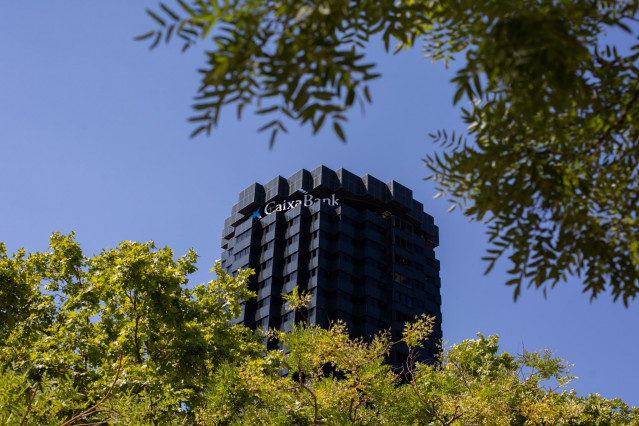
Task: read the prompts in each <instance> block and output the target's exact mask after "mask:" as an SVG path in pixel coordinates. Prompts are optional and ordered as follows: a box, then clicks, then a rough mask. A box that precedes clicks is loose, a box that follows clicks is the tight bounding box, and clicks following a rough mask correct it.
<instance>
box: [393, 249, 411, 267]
mask: <svg viewBox="0 0 639 426" xmlns="http://www.w3.org/2000/svg"><path fill="white" fill-rule="evenodd" d="M395 263H396V264H398V265H401V266H403V267H405V268H407V267H408V266H410V260H408V259H406V258H405V257H404V256H402V255H401V254H398V253H395Z"/></svg>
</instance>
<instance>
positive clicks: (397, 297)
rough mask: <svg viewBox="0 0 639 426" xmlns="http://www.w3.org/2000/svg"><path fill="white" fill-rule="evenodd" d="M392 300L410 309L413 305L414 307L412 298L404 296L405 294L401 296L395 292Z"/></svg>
mask: <svg viewBox="0 0 639 426" xmlns="http://www.w3.org/2000/svg"><path fill="white" fill-rule="evenodd" d="M393 300H394V301H395V302H399V303H401V304H402V305H404V306H408V307H409V308H412V307H413V305H414V302H413V298H412V297H409V296H406V295H405V294H402V293H400V292H397V291H396V292H393Z"/></svg>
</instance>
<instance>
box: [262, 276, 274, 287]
mask: <svg viewBox="0 0 639 426" xmlns="http://www.w3.org/2000/svg"><path fill="white" fill-rule="evenodd" d="M272 281H273V278H271V277H268V278H266V279H265V280H264V281H262V282H260V289H262V288H265V287H268V286H270V285H271V282H272Z"/></svg>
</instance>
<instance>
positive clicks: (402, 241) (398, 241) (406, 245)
mask: <svg viewBox="0 0 639 426" xmlns="http://www.w3.org/2000/svg"><path fill="white" fill-rule="evenodd" d="M395 245H397V246H399V247H401V248H405V249H410V247H411V245H412V244H411V243H410V242H408V240H406V239H405V238H402V237H400V236H398V235H395Z"/></svg>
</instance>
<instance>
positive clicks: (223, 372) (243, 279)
mask: <svg viewBox="0 0 639 426" xmlns="http://www.w3.org/2000/svg"><path fill="white" fill-rule="evenodd" d="M196 257H197V256H196V254H195V253H194V252H193V251H189V252H188V253H187V254H186V255H184V256H182V257H179V258H177V259H175V258H174V256H173V252H172V251H171V250H170V249H169V248H166V247H165V248H159V249H158V248H156V247H155V245H154V244H153V243H152V242H149V243H137V242H130V241H125V242H123V243H121V244H120V245H119V246H118V247H115V248H109V249H105V250H103V251H102V252H101V253H99V254H97V255H93V256H85V255H84V254H83V252H82V250H81V248H80V246H79V245H78V243H77V242H76V241H75V239H74V236H73V234H71V235H68V236H65V235H60V234H57V233H56V234H54V235H53V236H52V237H51V243H50V247H49V250H47V251H46V252H37V253H31V254H29V255H27V254H26V251H25V250H19V251H18V252H17V253H15V254H13V255H8V254H7V252H6V250H5V248H4V245H2V244H0V336H1V338H0V423H1V424H3V425H5V424H6V425H64V426H71V425H98V424H112V425H165V424H166V425H168V424H170V425H180V424H183V425H187V424H188V425H193V424H196V425H200V424H201V425H210V424H220V425H256V424H262V425H290V424H296V425H319V424H325V425H362V424H369V425H397V424H406V425H462V424H503V425H511V424H522V425H528V424H529V425H532V424H575V425H580V424H583V425H590V424H610V425H626V424H635V423H637V421H639V411H638V410H637V409H636V408H630V407H628V406H627V405H626V404H624V403H623V401H621V400H607V399H604V398H601V397H600V396H598V395H590V396H588V397H579V396H577V395H576V394H575V393H574V392H566V391H560V390H559V389H558V388H557V387H561V386H564V385H566V384H567V383H568V382H569V381H570V380H571V379H572V378H573V377H572V376H571V375H570V373H569V370H568V367H569V366H568V365H567V364H566V363H565V362H564V361H562V360H560V359H558V358H555V357H553V356H552V354H550V352H548V351H544V352H524V353H523V354H522V355H518V356H511V355H509V354H507V353H499V347H498V340H497V337H496V336H491V337H487V338H485V337H483V336H481V335H479V336H478V339H475V340H467V341H464V342H462V343H460V344H457V345H453V346H452V347H450V348H449V349H448V350H446V351H444V352H443V353H442V354H441V356H440V358H439V360H438V362H437V363H435V364H423V363H420V362H417V359H416V357H414V356H410V357H409V360H408V362H407V363H406V365H405V366H404V369H403V370H401V371H397V370H394V369H393V368H392V367H391V366H390V365H389V364H387V363H385V362H384V359H385V356H386V355H387V354H388V351H389V350H390V349H391V347H392V346H393V345H396V344H401V345H405V346H406V347H408V348H409V349H410V350H415V349H417V348H419V347H420V346H421V345H422V343H423V342H424V340H425V339H427V338H429V335H430V333H431V332H432V325H433V318H427V317H421V318H416V319H415V321H414V322H413V323H412V324H406V325H405V328H404V333H403V335H402V336H401V337H399V341H392V340H391V335H390V332H381V333H380V334H379V335H377V336H373V337H372V338H371V339H368V340H366V341H365V340H362V339H351V338H349V334H348V330H347V329H346V326H345V325H344V324H343V323H336V324H333V326H332V327H331V328H330V329H328V330H325V329H321V328H319V327H315V326H311V325H306V324H304V323H301V324H297V325H295V326H294V327H293V329H292V331H291V332H290V333H282V332H280V331H279V330H268V331H266V332H264V333H262V332H257V333H255V332H252V331H250V330H248V329H247V328H245V327H243V326H240V325H232V324H231V320H232V319H233V318H236V317H237V316H238V315H239V314H240V310H241V303H240V301H241V300H246V299H247V298H249V297H252V296H253V295H254V294H253V293H251V292H250V291H248V290H247V279H248V277H249V276H250V274H251V273H252V271H250V270H249V271H238V274H237V277H233V276H230V275H227V274H226V273H225V272H224V270H223V269H221V268H220V267H219V264H216V266H215V268H214V270H215V272H216V273H217V275H218V278H217V280H213V281H210V282H209V283H207V284H202V285H198V286H195V287H192V288H190V286H188V285H187V284H188V280H187V277H188V275H189V274H191V273H192V272H194V271H195V263H194V262H195V260H196ZM288 302H289V303H290V304H291V306H293V307H294V308H295V309H298V310H303V309H304V308H305V306H306V305H307V303H308V295H306V294H300V293H298V292H295V293H294V294H293V295H292V296H290V297H289V299H288ZM264 339H274V340H276V341H278V342H279V344H280V345H279V346H280V349H278V350H268V351H267V350H265V348H264V341H265V340H264ZM551 386H552V387H551Z"/></svg>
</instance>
